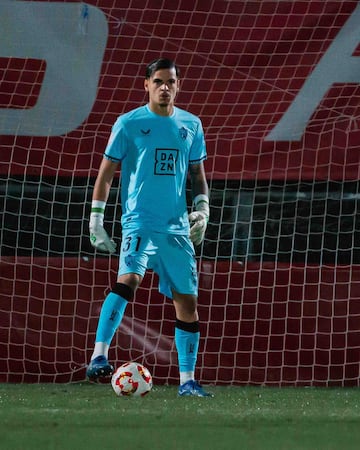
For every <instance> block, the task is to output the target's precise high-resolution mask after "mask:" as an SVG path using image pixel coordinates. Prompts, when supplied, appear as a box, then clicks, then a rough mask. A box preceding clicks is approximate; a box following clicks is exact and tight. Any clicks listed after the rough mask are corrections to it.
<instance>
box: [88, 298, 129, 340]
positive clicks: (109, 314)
mask: <svg viewBox="0 0 360 450" xmlns="http://www.w3.org/2000/svg"><path fill="white" fill-rule="evenodd" d="M127 303H128V302H127V300H125V299H124V298H123V297H121V296H120V295H118V294H115V293H114V292H110V293H109V294H108V295H107V296H106V298H105V300H104V303H103V305H102V308H101V312H100V317H99V322H98V327H97V330H96V338H95V342H106V343H107V344H109V345H110V342H111V340H112V338H113V337H114V334H115V332H116V330H117V329H118V327H119V325H120V323H121V320H122V318H123V316H124V312H125V308H126V305H127Z"/></svg>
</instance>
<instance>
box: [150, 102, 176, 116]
mask: <svg viewBox="0 0 360 450" xmlns="http://www.w3.org/2000/svg"><path fill="white" fill-rule="evenodd" d="M149 108H150V110H151V111H152V112H153V113H155V114H158V115H159V116H164V117H167V116H171V115H172V113H173V112H174V105H158V104H153V103H149Z"/></svg>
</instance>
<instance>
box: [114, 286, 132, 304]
mask: <svg viewBox="0 0 360 450" xmlns="http://www.w3.org/2000/svg"><path fill="white" fill-rule="evenodd" d="M112 292H113V293H114V294H117V295H120V297H122V298H124V299H125V300H127V301H128V302H129V301H131V300H132V299H133V298H134V291H133V290H132V288H131V287H130V286H128V285H127V284H124V283H115V285H114V287H113V288H112Z"/></svg>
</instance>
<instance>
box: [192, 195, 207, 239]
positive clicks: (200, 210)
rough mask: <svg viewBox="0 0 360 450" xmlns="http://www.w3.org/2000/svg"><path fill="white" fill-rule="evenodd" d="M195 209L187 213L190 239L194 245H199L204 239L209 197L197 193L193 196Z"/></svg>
mask: <svg viewBox="0 0 360 450" xmlns="http://www.w3.org/2000/svg"><path fill="white" fill-rule="evenodd" d="M194 206H195V211H194V212H192V213H191V214H189V222H190V239H191V241H192V242H193V244H194V245H200V244H201V242H202V241H203V240H204V236H205V231H206V227H207V223H208V221H209V197H208V196H207V195H205V194H199V195H197V196H196V197H195V198H194Z"/></svg>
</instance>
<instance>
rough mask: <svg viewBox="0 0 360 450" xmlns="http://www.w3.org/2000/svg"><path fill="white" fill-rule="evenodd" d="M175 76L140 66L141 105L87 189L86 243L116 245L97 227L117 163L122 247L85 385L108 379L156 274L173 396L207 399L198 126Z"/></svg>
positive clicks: (168, 68)
mask: <svg viewBox="0 0 360 450" xmlns="http://www.w3.org/2000/svg"><path fill="white" fill-rule="evenodd" d="M179 84H180V81H179V70H178V68H177V66H176V64H175V63H174V62H173V61H171V60H169V59H158V60H155V61H153V62H151V63H150V64H149V65H148V66H147V67H146V73H145V80H144V88H145V91H146V92H147V94H148V98H149V100H148V103H147V104H146V105H143V106H140V107H139V108H136V109H134V110H132V111H130V112H128V113H126V114H123V115H122V116H120V117H119V118H118V119H117V121H116V122H115V124H114V126H113V128H112V132H111V135H110V138H109V142H108V144H107V147H106V149H105V153H104V157H103V160H102V162H101V165H100V168H99V172H98V175H97V178H96V182H95V185H94V191H93V199H92V207H91V216H90V241H91V244H92V245H93V246H94V247H95V248H96V249H98V250H100V251H105V252H110V253H114V252H115V251H116V246H115V243H114V241H113V240H111V239H110V237H109V236H108V234H107V233H106V231H105V229H104V226H103V221H104V210H105V206H106V202H107V199H108V196H109V191H110V187H111V184H112V180H113V177H114V174H115V171H116V170H117V169H118V167H119V165H120V164H121V206H122V217H121V225H122V243H121V249H120V260H119V271H118V277H117V281H116V283H115V285H114V286H113V287H112V290H111V292H110V293H109V294H108V295H107V297H106V298H105V301H104V303H103V306H102V308H101V312H100V317H99V321H98V326H97V332H96V339H95V347H94V351H93V354H92V357H91V361H90V363H89V365H88V367H87V372H86V373H87V376H88V378H89V379H92V380H94V379H97V378H99V377H104V376H109V375H111V374H112V373H113V370H114V369H113V366H112V365H111V364H110V363H109V361H108V351H109V346H110V343H111V341H112V338H113V336H114V334H115V332H116V330H117V328H118V327H119V325H120V323H121V320H122V318H123V315H124V312H125V308H126V305H127V304H128V302H131V300H132V299H133V297H134V294H135V292H136V289H137V288H138V287H139V286H140V284H141V282H142V280H143V277H144V274H145V271H146V269H152V270H154V272H155V273H157V274H158V276H159V291H160V292H161V293H162V294H164V295H166V296H167V297H168V298H170V299H172V303H173V305H174V308H175V317H176V321H175V346H176V349H177V353H178V361H179V370H180V386H179V391H178V393H179V395H180V396H197V397H207V396H210V395H211V394H209V393H208V392H206V391H205V390H204V388H203V387H202V386H201V385H200V384H199V383H198V382H197V381H196V380H195V375H194V372H195V364H196V359H197V353H198V347H199V339H200V333H199V316H198V312H197V295H198V276H197V269H196V260H195V252H194V246H193V244H194V245H199V244H200V243H201V242H202V241H203V239H204V234H205V230H206V226H207V222H208V219H209V198H208V186H207V182H206V177H205V172H204V166H203V161H204V160H205V159H206V148H205V139H204V133H203V129H202V124H201V121H200V119H199V118H198V117H197V116H194V115H192V114H190V113H189V112H187V111H184V110H182V109H180V108H178V107H176V106H175V104H174V102H175V98H176V95H177V93H178V91H179ZM188 174H189V176H190V181H191V188H192V195H193V206H194V208H193V209H194V211H193V212H192V213H191V214H189V215H188V212H187V204H186V192H185V189H186V181H187V177H188Z"/></svg>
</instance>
